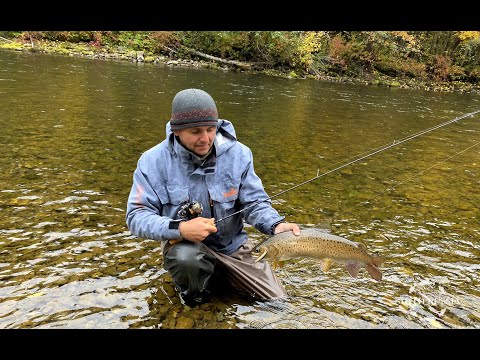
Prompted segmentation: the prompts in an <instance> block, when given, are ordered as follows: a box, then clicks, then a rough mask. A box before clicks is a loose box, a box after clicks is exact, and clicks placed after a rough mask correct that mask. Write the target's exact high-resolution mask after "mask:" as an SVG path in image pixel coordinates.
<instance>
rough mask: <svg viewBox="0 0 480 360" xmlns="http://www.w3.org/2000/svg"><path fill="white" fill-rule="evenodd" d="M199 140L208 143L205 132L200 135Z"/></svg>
mask: <svg viewBox="0 0 480 360" xmlns="http://www.w3.org/2000/svg"><path fill="white" fill-rule="evenodd" d="M200 140H202V141H205V142H208V133H207V132H206V131H204V132H202V133H201V134H200Z"/></svg>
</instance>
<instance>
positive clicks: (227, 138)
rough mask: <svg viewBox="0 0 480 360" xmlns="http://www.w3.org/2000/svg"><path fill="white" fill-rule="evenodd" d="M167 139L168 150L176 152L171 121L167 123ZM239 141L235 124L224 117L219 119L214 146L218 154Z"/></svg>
mask: <svg viewBox="0 0 480 360" xmlns="http://www.w3.org/2000/svg"><path fill="white" fill-rule="evenodd" d="M165 132H166V135H167V136H166V140H168V150H169V151H170V152H172V153H174V152H175V147H174V141H175V140H174V139H175V135H174V133H173V130H172V128H171V126H170V121H169V122H167V124H166V125H165ZM236 142H237V135H236V133H235V128H234V127H233V124H232V123H231V122H230V121H228V120H224V119H218V125H217V135H215V140H214V146H215V151H216V156H220V155H222V154H223V153H224V152H225V151H227V150H228V149H230V148H231V147H232V146H233V145H235V143H236Z"/></svg>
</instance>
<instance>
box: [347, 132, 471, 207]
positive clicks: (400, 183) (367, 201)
mask: <svg viewBox="0 0 480 360" xmlns="http://www.w3.org/2000/svg"><path fill="white" fill-rule="evenodd" d="M477 145H480V141H479V142H477V143H475V144H473V145H471V146H469V147H467V148H466V149H463V150H461V151H459V152H457V153H456V154H453V155H452V156H449V157H448V158H446V159H443V160H441V161H439V162H437V163H435V164H433V165H432V166H429V167H427V168H426V169H423V170H422V171H420V172H418V173H416V174H415V175H413V176H411V177H410V178H408V179H406V180H404V181H401V182H399V183H398V184H395V185H394V186H392V187H387V189H385V190H384V191H382V192H381V193H378V194H377V195H375V196H373V197H371V198H370V199H367V200H365V201H364V202H362V203H360V204H357V205H355V206H353V207H351V208H350V211H351V210H353V209H356V208H357V207H359V206H360V205H367V204H369V203H370V202H371V201H373V200H375V199H376V198H378V197H379V196H380V195H383V194H384V193H386V192H387V191H390V190H393V189H395V188H396V187H398V186H400V185H402V184H404V183H406V182H407V181H410V180H413V179H415V178H417V177H418V176H420V175H421V174H423V173H424V172H425V171H428V170H430V169H433V168H434V167H435V166H437V165H440V164H442V163H444V162H446V161H448V160H450V159H452V158H454V157H455V156H457V155H460V154H461V153H464V152H465V151H468V150H470V149H471V148H473V147H475V146H477Z"/></svg>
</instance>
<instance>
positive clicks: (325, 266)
mask: <svg viewBox="0 0 480 360" xmlns="http://www.w3.org/2000/svg"><path fill="white" fill-rule="evenodd" d="M332 262H333V261H332V259H330V258H326V259H322V260H320V268H321V269H322V271H323V272H324V273H326V272H328V270H330V268H331V267H332Z"/></svg>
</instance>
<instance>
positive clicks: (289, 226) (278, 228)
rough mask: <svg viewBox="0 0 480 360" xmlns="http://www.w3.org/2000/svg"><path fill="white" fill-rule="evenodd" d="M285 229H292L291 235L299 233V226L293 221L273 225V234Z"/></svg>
mask: <svg viewBox="0 0 480 360" xmlns="http://www.w3.org/2000/svg"><path fill="white" fill-rule="evenodd" d="M285 231H293V235H300V228H299V227H298V225H297V224H294V223H287V222H285V223H280V224H278V225H277V226H276V227H275V231H274V232H273V233H274V234H278V233H281V232H285Z"/></svg>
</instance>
